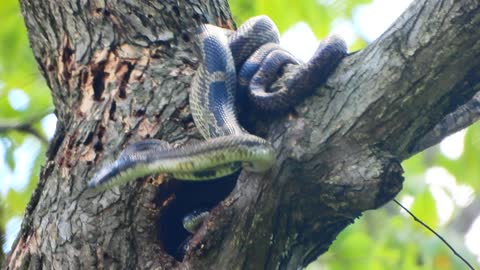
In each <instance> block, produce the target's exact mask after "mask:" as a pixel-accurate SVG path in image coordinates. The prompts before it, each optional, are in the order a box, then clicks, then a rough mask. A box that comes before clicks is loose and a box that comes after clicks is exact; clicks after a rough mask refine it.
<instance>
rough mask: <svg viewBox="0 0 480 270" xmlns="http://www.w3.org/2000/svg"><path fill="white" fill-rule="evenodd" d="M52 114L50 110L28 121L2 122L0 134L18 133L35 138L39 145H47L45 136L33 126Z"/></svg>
mask: <svg viewBox="0 0 480 270" xmlns="http://www.w3.org/2000/svg"><path fill="white" fill-rule="evenodd" d="M50 113H52V111H51V110H48V111H46V112H44V113H40V114H38V115H36V116H34V117H31V118H29V119H25V120H20V121H2V122H0V133H5V132H8V131H12V130H15V131H18V132H24V133H28V134H30V135H33V136H34V137H36V138H37V139H38V140H39V141H40V142H41V143H43V144H45V145H47V144H48V139H47V138H46V137H45V135H43V134H41V133H40V132H39V131H38V130H37V129H36V128H34V127H33V125H35V124H37V123H38V122H39V121H40V120H41V119H42V118H44V117H45V116H47V115H49V114H50Z"/></svg>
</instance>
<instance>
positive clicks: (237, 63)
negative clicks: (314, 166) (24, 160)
mask: <svg viewBox="0 0 480 270" xmlns="http://www.w3.org/2000/svg"><path fill="white" fill-rule="evenodd" d="M195 37H196V40H197V42H196V43H197V46H198V49H199V52H200V56H201V57H200V58H201V59H200V61H199V66H198V68H197V71H196V73H195V75H194V77H193V80H192V83H191V87H190V93H189V104H190V110H191V113H192V117H193V120H194V123H195V126H196V127H197V129H198V130H199V132H200V134H201V135H202V136H203V138H204V139H205V140H204V141H200V142H196V143H191V144H186V145H182V146H178V147H175V146H172V145H171V144H169V143H168V142H166V141H163V140H158V139H147V140H143V141H139V142H136V143H132V144H130V145H128V146H127V147H126V148H125V149H124V150H123V151H122V152H121V153H120V155H119V156H118V158H117V159H116V160H115V161H114V162H112V163H110V164H108V165H106V166H104V167H102V168H101V169H100V170H99V171H98V172H97V173H95V174H94V176H93V177H92V178H91V180H90V181H89V183H88V186H89V187H90V188H109V187H112V186H116V185H121V184H124V183H126V182H128V181H131V180H134V179H137V178H141V177H145V176H148V175H153V174H159V173H165V174H168V175H170V176H172V177H173V178H175V179H179V180H188V181H206V180H212V179H217V178H220V177H223V176H226V175H230V174H233V173H235V172H237V171H239V170H241V169H245V170H248V171H251V172H258V173H261V172H265V171H267V170H269V169H270V168H271V167H272V166H273V165H274V163H275V158H276V153H275V150H274V148H273V147H272V145H271V144H270V142H268V141H267V140H265V139H263V138H261V137H259V136H256V135H253V134H250V133H248V132H247V131H246V130H245V129H244V128H243V127H242V126H241V125H240V124H239V119H238V116H237V115H238V107H239V106H241V105H240V104H242V103H244V102H246V103H247V104H253V106H254V107H255V108H256V109H258V110H260V111H265V112H267V113H275V112H277V111H284V110H288V109H289V108H292V107H293V106H295V105H297V104H298V103H300V102H301V101H303V99H304V98H305V97H306V96H308V95H310V94H311V93H312V92H313V91H314V90H315V89H317V88H318V87H319V86H320V85H321V84H322V83H324V82H325V81H326V79H327V78H328V76H329V75H330V74H331V73H332V72H333V70H334V69H335V68H336V66H337V65H338V63H339V62H340V60H341V59H342V58H343V57H344V56H345V55H346V45H345V42H344V41H343V40H342V39H341V38H339V37H337V36H330V37H328V38H326V39H324V40H323V41H322V42H321V43H320V46H319V48H318V49H317V51H316V52H315V54H314V56H313V57H312V59H311V60H310V61H308V62H307V63H301V62H300V61H299V60H297V59H296V58H295V57H294V56H293V55H292V54H290V53H289V52H288V51H287V50H285V49H283V48H282V47H280V45H279V32H278V29H277V27H276V25H275V24H274V23H273V21H272V20H271V19H270V18H269V17H267V16H264V15H263V16H257V17H253V18H251V19H249V20H247V21H246V22H245V23H244V24H242V25H241V26H240V27H239V28H238V29H237V30H236V31H232V30H227V29H223V28H220V27H217V26H214V25H211V24H203V25H201V26H200V27H199V28H198V29H197V30H196V32H195ZM287 65H295V66H296V73H295V74H293V76H292V78H291V79H290V80H288V81H287V82H286V84H285V87H282V88H280V89H279V90H277V91H271V89H270V86H271V85H272V83H273V82H275V80H276V79H277V78H278V77H279V75H280V74H281V73H282V72H283V70H284V68H285V67H286V66H287ZM187 223H188V222H187ZM188 226H189V227H190V225H188ZM192 226H194V225H192Z"/></svg>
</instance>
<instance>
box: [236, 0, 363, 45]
mask: <svg viewBox="0 0 480 270" xmlns="http://www.w3.org/2000/svg"><path fill="white" fill-rule="evenodd" d="M369 2H370V0H346V1H331V0H299V1H295V2H292V1H289V0H278V1H269V0H257V1H247V0H231V1H229V3H230V7H231V9H232V13H233V16H234V18H235V19H236V21H237V23H238V24H241V23H242V22H244V21H245V20H247V19H248V18H250V17H252V16H254V15H261V14H265V15H268V16H269V17H270V18H272V20H273V21H274V22H275V24H276V25H277V26H278V28H279V30H280V32H282V33H283V32H284V31H285V30H287V29H288V28H289V27H291V26H292V25H294V24H295V23H298V22H300V21H304V22H306V23H307V24H308V25H309V26H310V27H311V28H312V30H313V32H314V33H315V34H316V36H317V37H324V36H326V35H327V34H328V32H329V30H330V29H331V26H332V22H333V21H334V20H338V19H350V18H351V16H352V12H353V9H354V8H355V7H356V6H357V5H358V4H361V3H369Z"/></svg>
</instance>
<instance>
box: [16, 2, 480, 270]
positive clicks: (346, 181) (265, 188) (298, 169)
mask: <svg viewBox="0 0 480 270" xmlns="http://www.w3.org/2000/svg"><path fill="white" fill-rule="evenodd" d="M79 5H80V3H79V2H70V1H60V2H58V1H57V2H56V3H55V4H53V2H46V1H38V0H24V1H22V9H23V12H24V15H25V21H26V25H27V28H28V29H29V38H30V42H31V46H32V49H33V51H34V55H35V58H36V60H37V62H38V64H39V65H40V68H41V71H42V72H43V75H44V77H45V78H46V80H47V83H48V85H49V86H50V88H51V89H52V96H53V102H54V104H55V109H56V115H57V117H58V119H59V122H58V128H57V132H56V135H55V137H54V139H53V140H52V142H51V143H50V147H49V151H48V153H47V161H46V164H45V166H44V167H43V169H42V173H41V177H40V181H39V184H38V187H37V189H36V191H35V193H34V195H33V196H32V199H31V202H30V204H29V206H28V208H27V212H26V214H25V217H24V222H23V225H22V231H21V234H20V235H19V237H18V239H17V242H16V244H15V245H14V248H13V250H12V252H11V254H10V256H9V257H8V258H7V265H8V266H9V267H10V268H15V267H18V266H22V267H31V268H40V267H46V268H52V267H54V268H89V267H99V268H103V267H109V268H110V267H111V268H115V267H116V268H134V267H138V268H153V267H159V268H166V269H168V268H173V267H178V268H186V269H203V268H205V269H211V268H215V269H224V268H226V266H227V265H228V266H235V268H239V269H240V268H247V269H261V268H267V269H271V268H280V269H290V268H297V267H298V266H302V265H306V264H307V263H309V262H310V261H312V260H314V259H315V258H316V257H317V256H318V255H319V254H321V253H323V252H325V251H326V249H327V248H328V246H329V245H330V244H331V242H332V241H333V239H334V238H335V237H336V235H337V234H338V233H339V232H340V231H342V230H343V229H344V228H345V227H346V226H347V225H348V224H350V223H352V222H353V220H354V219H355V218H356V217H358V216H359V215H360V214H361V213H362V212H363V211H365V210H368V209H373V208H376V207H379V206H381V205H382V204H384V203H385V202H387V201H389V200H390V199H391V198H393V196H395V195H396V194H397V193H398V192H399V191H400V189H401V185H402V180H403V178H402V176H401V174H402V169H401V166H400V161H402V160H404V159H406V158H408V157H410V156H412V155H413V154H415V153H417V152H419V151H421V150H423V149H425V148H426V147H428V146H430V145H431V142H438V141H439V140H440V139H441V138H443V137H445V136H446V135H448V134H450V133H452V132H453V131H455V130H458V129H459V128H461V127H463V126H464V125H465V123H463V124H464V125H460V124H459V121H452V119H467V120H468V121H466V124H470V123H471V122H473V121H474V120H476V119H477V115H476V112H475V111H471V110H466V109H464V108H465V107H461V106H462V105H464V104H465V106H472V104H473V105H475V104H476V99H472V97H473V96H474V94H475V93H476V92H477V91H478V83H479V80H480V76H479V75H480V74H478V73H479V70H480V69H479V60H478V59H479V57H478V56H479V52H480V50H479V48H478V44H477V40H478V36H479V30H478V29H479V27H478V26H479V20H478V18H479V15H478V8H479V7H478V4H477V3H475V1H471V2H470V1H457V2H456V3H445V2H437V1H418V2H417V3H415V4H414V5H412V6H411V7H410V8H409V9H408V11H407V12H406V13H405V14H404V15H403V16H402V17H401V18H400V19H399V20H398V21H397V22H396V23H395V24H394V25H393V26H392V27H391V28H390V30H389V31H387V32H386V33H385V34H384V35H383V36H382V37H381V38H380V39H379V40H378V41H376V42H375V43H374V44H372V45H371V46H369V47H367V48H366V49H364V50H362V51H360V52H359V53H356V54H354V55H352V56H350V57H348V58H346V59H345V60H344V61H343V62H342V63H341V65H340V66H339V68H338V69H337V71H336V72H335V74H334V75H332V77H331V78H330V80H329V81H328V83H327V85H326V86H325V87H322V88H320V89H318V91H317V94H316V95H314V96H312V97H311V98H309V99H308V100H306V101H305V102H304V103H303V104H302V105H300V106H298V107H297V109H296V111H297V113H291V114H290V115H288V117H287V116H286V115H283V116H269V117H266V119H264V118H262V119H257V120H256V121H255V127H254V129H256V130H257V131H258V132H259V133H264V134H266V137H267V138H269V139H270V140H272V141H273V143H274V145H275V147H276V148H277V150H278V153H279V155H278V159H277V164H276V165H275V167H274V168H273V169H272V171H271V172H269V173H267V174H265V175H257V174H248V173H245V172H243V173H241V174H240V176H239V178H238V180H237V182H236V185H235V187H234V188H233V191H232V192H231V193H230V195H228V196H227V198H226V199H224V200H222V201H221V202H220V203H219V204H218V205H217V206H216V207H214V209H213V211H212V212H211V215H210V216H209V218H208V221H207V222H206V223H205V224H204V226H203V227H202V228H201V229H200V231H199V232H198V233H197V234H195V235H194V237H193V238H192V240H191V241H190V243H189V252H187V255H186V258H185V260H184V262H183V263H181V264H180V263H178V262H176V261H175V260H174V259H173V258H172V256H170V255H171V254H172V253H174V250H173V249H172V245H170V244H169V241H173V242H175V241H177V242H178V239H174V240H175V241H174V240H168V239H169V238H168V235H169V233H171V231H169V230H167V229H168V228H171V227H174V225H175V224H172V220H173V219H174V218H173V217H172V216H173V215H174V214H172V213H177V214H178V213H179V212H180V211H177V210H179V209H183V208H184V207H185V206H184V205H183V204H182V203H183V202H182V200H183V199H184V198H185V197H186V196H190V195H191V194H187V192H189V191H191V189H192V187H191V186H188V185H187V184H183V183H178V182H174V181H168V179H165V178H164V177H161V176H160V177H156V178H151V179H149V181H147V182H138V183H135V184H132V185H128V186H124V187H120V188H116V189H113V190H111V191H107V192H104V193H101V194H99V193H96V192H93V191H91V190H87V189H86V183H87V181H88V179H89V178H90V176H91V175H92V174H93V173H94V172H95V171H96V170H98V168H99V167H100V166H101V165H102V164H104V162H105V160H106V159H108V157H110V156H115V155H116V154H117V153H118V152H119V151H120V150H121V149H122V147H123V146H124V145H126V144H127V143H128V142H133V141H138V140H141V139H144V138H147V137H155V138H162V139H165V140H167V141H170V142H175V143H181V144H183V143H188V142H191V141H194V140H198V138H199V137H198V134H197V132H196V129H195V127H194V125H193V123H192V119H191V118H190V116H189V109H188V102H187V92H188V87H189V84H190V80H191V78H192V75H193V73H194V71H195V66H196V64H197V61H198V60H197V59H196V58H195V56H196V54H195V52H194V50H193V42H194V41H195V39H194V38H193V36H192V33H193V30H194V29H195V27H196V26H198V24H200V23H203V22H208V23H214V24H217V25H221V26H224V27H227V28H233V27H234V25H235V24H234V22H233V20H232V18H231V14H230V12H229V9H228V5H227V4H226V2H225V1H220V0H217V1H211V2H207V3H192V2H187V3H182V4H177V2H175V3H173V2H172V3H170V2H168V3H160V2H155V3H153V2H148V3H124V2H119V3H116V2H115V4H113V3H108V4H101V3H89V4H88V5H87V7H86V8H84V7H81V6H79ZM459 52H463V53H461V54H460V53H459ZM288 74H289V73H288V72H287V73H286V75H285V76H284V77H282V78H281V79H279V80H278V82H277V83H278V84H281V83H282V82H284V81H285V80H286V79H287V78H288ZM458 112H462V115H467V116H468V117H462V118H456V117H452V115H450V116H449V114H450V113H453V114H456V113H458ZM259 118H260V117H259ZM445 121H446V123H447V124H448V125H447V126H448V129H447V130H446V132H445V129H443V128H441V127H445V124H444V123H445ZM437 129H438V130H439V131H440V132H436V131H435V130H437ZM432 130H433V131H432ZM422 138H429V140H427V139H422ZM232 181H233V180H228V179H227V180H225V182H222V183H221V184H223V186H224V187H225V188H224V191H225V190H227V191H228V187H229V185H231V183H232ZM215 184H216V183H209V184H206V186H203V187H194V188H199V189H200V188H204V189H208V190H212V189H213V190H216V185H215ZM217 184H218V183H217ZM196 193H199V191H198V190H195V192H194V195H198V194H196ZM213 193H214V195H215V196H218V197H220V198H221V197H222V196H223V195H224V194H223V193H222V194H218V193H216V192H213ZM227 193H228V192H227ZM172 209H173V210H172ZM174 210H175V211H174ZM152 236H156V237H152ZM173 246H175V245H173ZM166 250H167V251H168V252H166Z"/></svg>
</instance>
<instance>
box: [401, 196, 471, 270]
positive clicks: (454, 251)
mask: <svg viewBox="0 0 480 270" xmlns="http://www.w3.org/2000/svg"><path fill="white" fill-rule="evenodd" d="M393 201H394V202H395V203H396V204H398V206H400V207H401V208H402V209H403V210H405V212H407V213H408V214H409V215H410V216H411V217H412V218H413V220H415V221H416V222H418V223H420V224H422V226H423V227H425V228H427V230H429V231H431V232H432V233H433V234H435V235H436V236H437V237H438V238H439V239H440V240H442V242H443V243H445V245H447V247H448V248H449V249H450V250H451V251H452V252H453V254H455V256H457V257H458V258H460V260H462V261H463V262H464V263H465V264H466V265H468V267H469V268H470V269H472V270H475V268H473V266H472V265H471V264H470V263H469V262H468V261H467V260H466V259H465V258H463V257H462V255H460V254H458V252H457V251H456V250H455V249H454V248H453V247H452V246H451V245H450V244H449V243H448V242H447V241H446V240H445V239H444V238H443V237H442V236H441V235H440V234H438V233H437V232H435V231H434V230H433V229H432V228H430V227H429V226H428V225H427V224H425V223H423V221H421V220H420V219H418V218H417V217H416V216H415V215H414V214H413V213H412V212H410V211H409V210H408V209H407V208H405V207H404V206H403V205H402V204H401V203H399V202H398V201H397V200H396V199H393Z"/></svg>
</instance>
